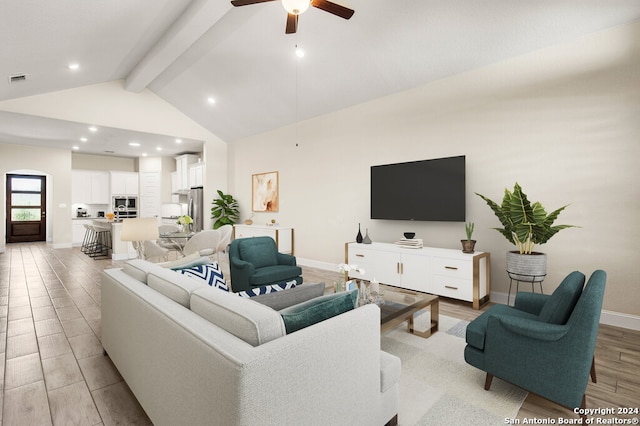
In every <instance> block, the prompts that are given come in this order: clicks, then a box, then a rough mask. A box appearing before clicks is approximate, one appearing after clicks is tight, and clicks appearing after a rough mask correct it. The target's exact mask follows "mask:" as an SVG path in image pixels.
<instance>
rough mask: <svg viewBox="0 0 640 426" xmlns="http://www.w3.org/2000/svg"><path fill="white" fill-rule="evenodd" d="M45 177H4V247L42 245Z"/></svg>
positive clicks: (43, 239) (44, 220) (44, 216)
mask: <svg viewBox="0 0 640 426" xmlns="http://www.w3.org/2000/svg"><path fill="white" fill-rule="evenodd" d="M46 225H47V223H46V177H45V176H31V175H7V243H21V242H27V241H45V239H46V236H47V226H46Z"/></svg>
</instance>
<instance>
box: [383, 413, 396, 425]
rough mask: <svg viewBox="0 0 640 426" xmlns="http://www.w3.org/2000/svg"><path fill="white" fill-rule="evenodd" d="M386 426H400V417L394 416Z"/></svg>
mask: <svg viewBox="0 0 640 426" xmlns="http://www.w3.org/2000/svg"><path fill="white" fill-rule="evenodd" d="M384 426H398V415H397V414H396V415H395V416H393V417H392V418H391V420H389V421H388V422H387V424H385V425H384Z"/></svg>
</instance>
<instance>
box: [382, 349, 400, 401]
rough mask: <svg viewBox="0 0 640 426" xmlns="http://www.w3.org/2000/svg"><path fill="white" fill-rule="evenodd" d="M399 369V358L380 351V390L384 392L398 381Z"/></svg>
mask: <svg viewBox="0 0 640 426" xmlns="http://www.w3.org/2000/svg"><path fill="white" fill-rule="evenodd" d="M401 370H402V366H401V362H400V358H398V357H397V356H395V355H391V354H390V353H387V352H385V351H380V392H386V391H387V390H388V389H390V388H392V387H393V385H395V384H396V383H398V381H400V372H401Z"/></svg>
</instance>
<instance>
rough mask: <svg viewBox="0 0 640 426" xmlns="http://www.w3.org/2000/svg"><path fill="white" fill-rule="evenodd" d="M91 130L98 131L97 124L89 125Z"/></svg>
mask: <svg viewBox="0 0 640 426" xmlns="http://www.w3.org/2000/svg"><path fill="white" fill-rule="evenodd" d="M89 131H90V132H97V131H98V128H97V127H96V126H91V127H89Z"/></svg>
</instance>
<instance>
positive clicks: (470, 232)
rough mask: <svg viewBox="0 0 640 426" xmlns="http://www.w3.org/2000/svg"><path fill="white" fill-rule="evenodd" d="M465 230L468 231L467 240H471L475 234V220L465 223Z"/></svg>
mask: <svg viewBox="0 0 640 426" xmlns="http://www.w3.org/2000/svg"><path fill="white" fill-rule="evenodd" d="M464 228H465V231H466V232H467V241H471V236H472V235H473V229H474V228H475V224H474V223H473V222H469V223H467V224H465V225H464Z"/></svg>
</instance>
